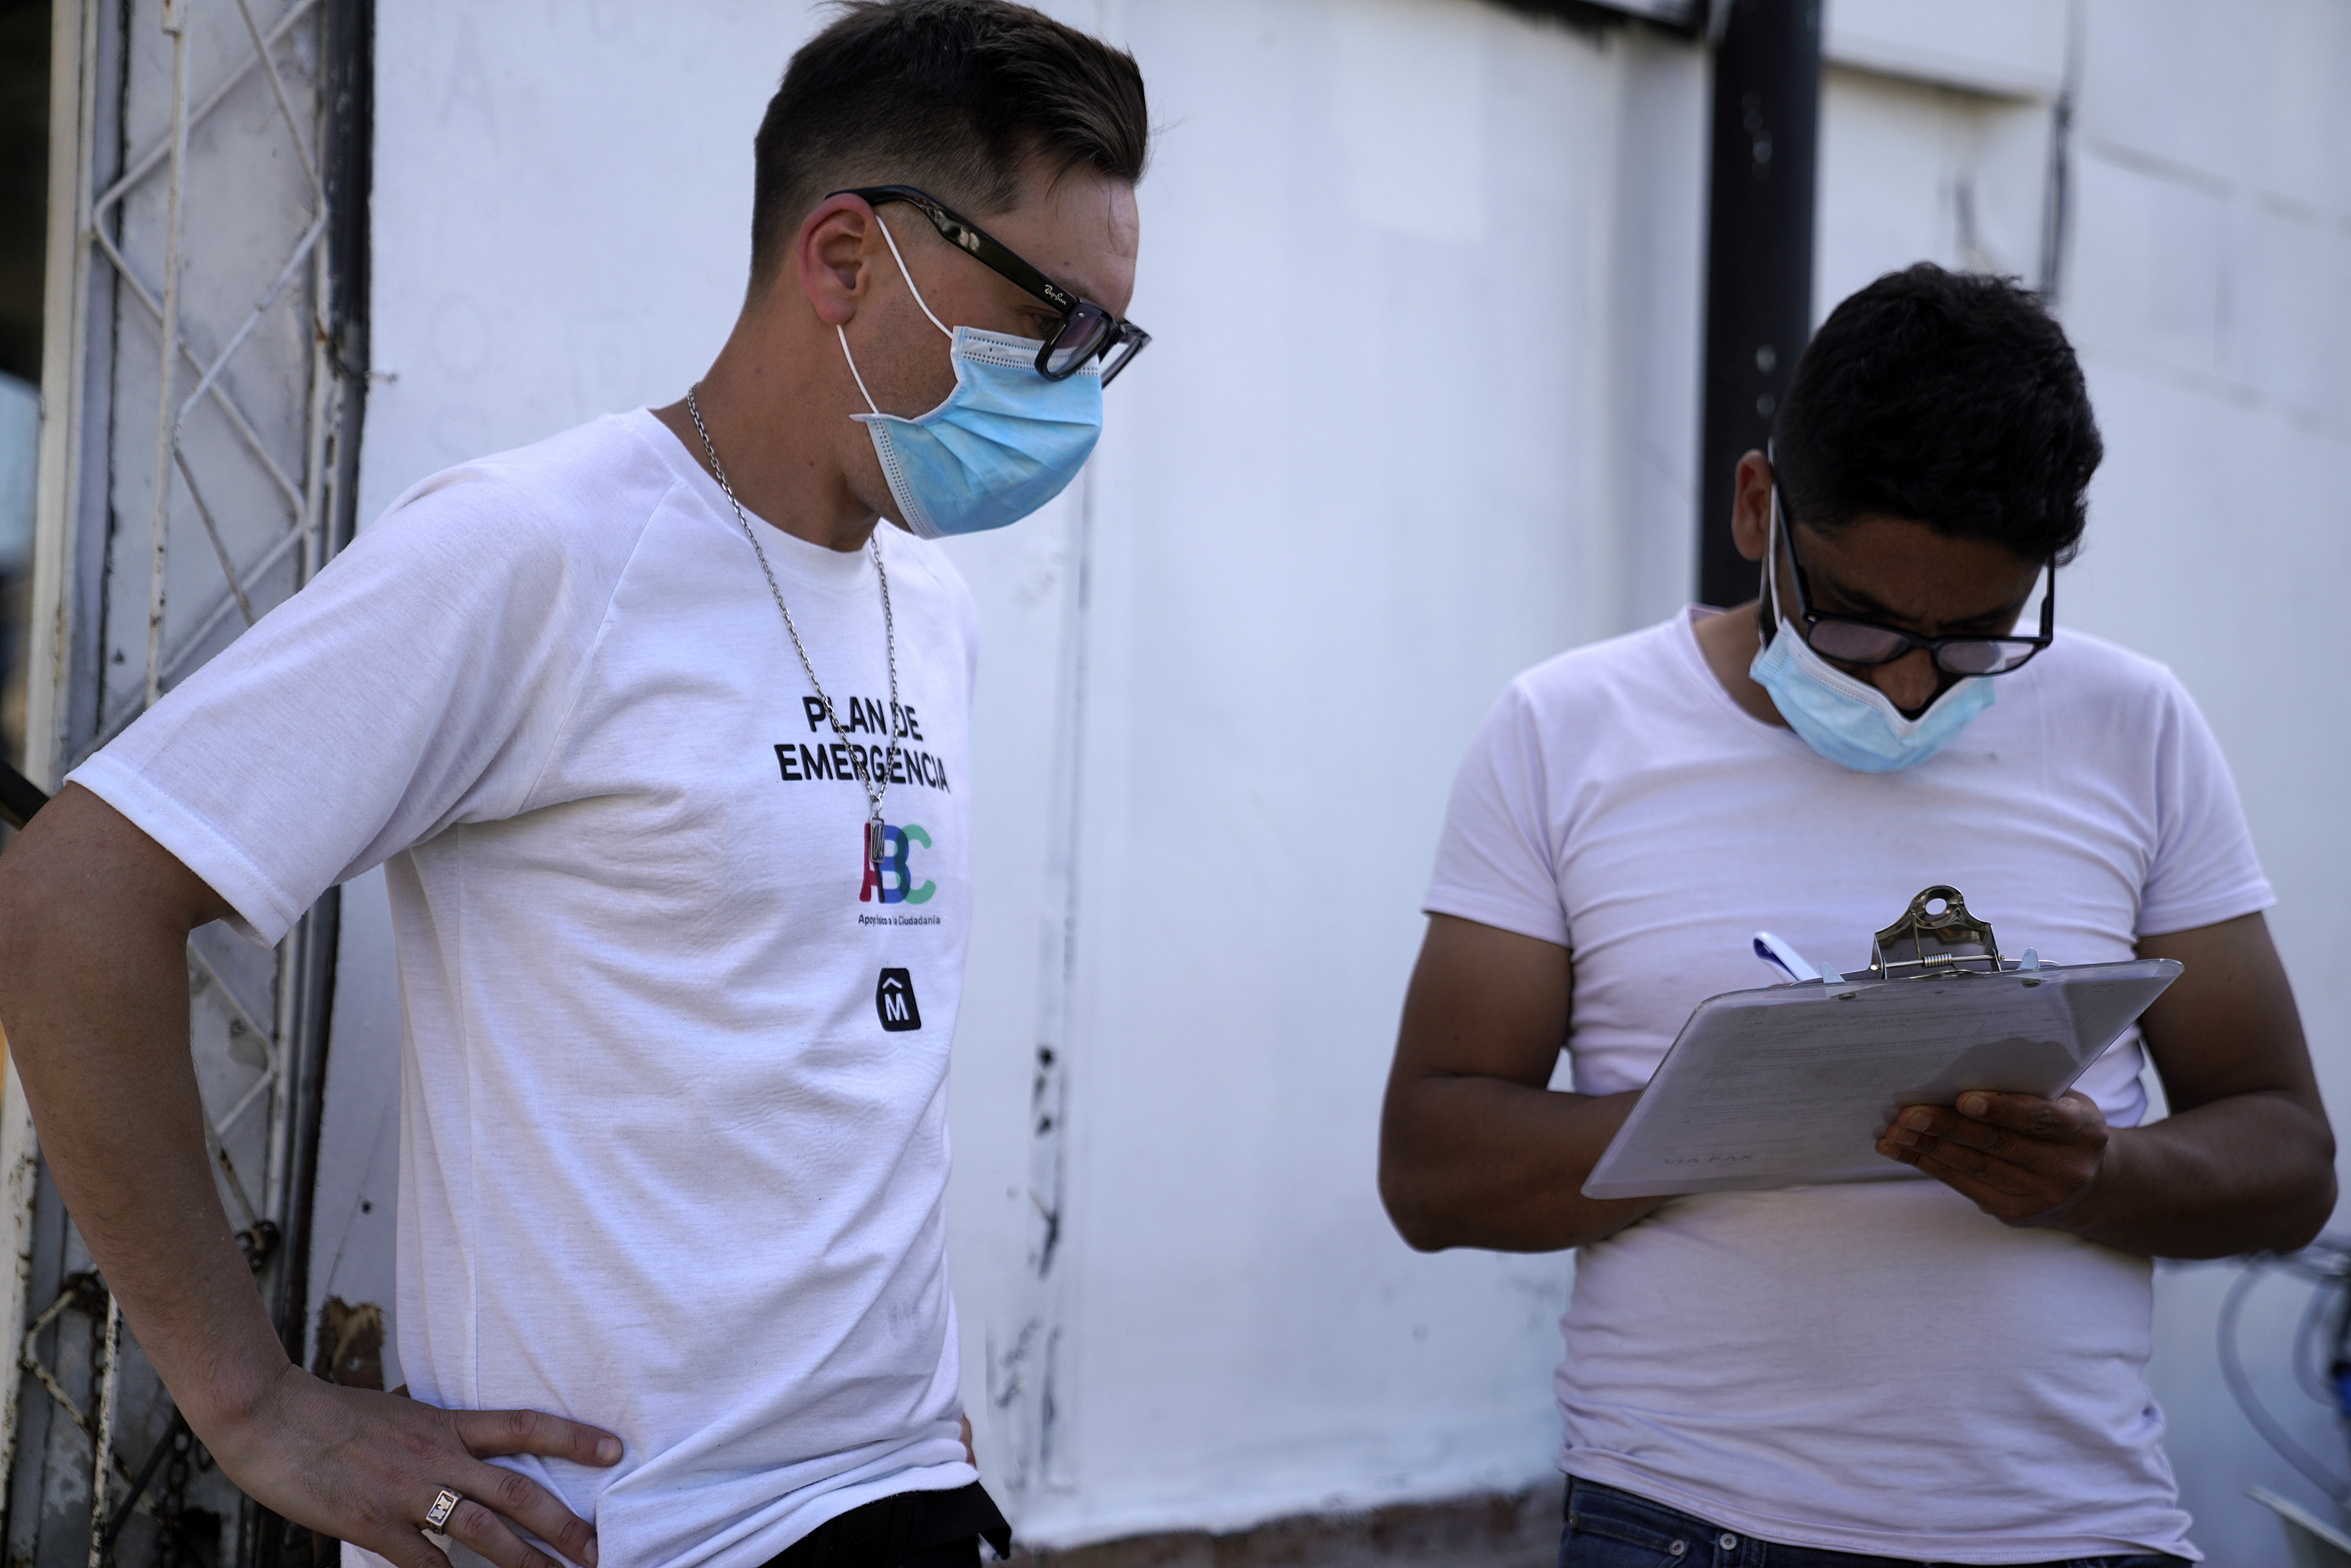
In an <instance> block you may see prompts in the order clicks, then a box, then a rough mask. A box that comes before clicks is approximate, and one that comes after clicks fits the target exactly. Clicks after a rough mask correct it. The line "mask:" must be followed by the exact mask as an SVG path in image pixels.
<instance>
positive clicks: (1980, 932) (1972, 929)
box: [1755, 883, 2041, 986]
mask: <svg viewBox="0 0 2351 1568" xmlns="http://www.w3.org/2000/svg"><path fill="white" fill-rule="evenodd" d="M1755 956H1757V957H1758V958H1761V959H1762V960H1763V961H1764V962H1765V963H1767V964H1770V965H1771V966H1773V967H1776V968H1777V969H1779V970H1780V972H1781V973H1782V974H1784V975H1786V976H1787V977H1788V978H1789V979H1790V980H1791V981H1792V982H1794V983H1795V984H1797V985H1804V984H1806V983H1818V984H1821V985H1828V986H1844V985H1853V984H1856V983H1861V982H1868V983H1876V982H1879V981H1884V980H1921V979H1927V978H1928V977H1936V976H1941V975H2013V974H2020V973H2022V974H2026V975H2031V974H2034V973H2036V972H2037V971H2038V970H2039V969H2040V967H2041V955H2040V954H2039V953H2038V952H2036V951H2034V950H2033V949H2032V948H2031V947H2027V948H2026V949H2025V950H2024V956H2023V957H2022V958H2003V957H2001V953H2000V941H1999V939H1998V938H1997V937H1995V936H1993V935H1992V930H1991V922H1990V921H1988V920H1980V919H1978V918H1977V917H1976V916H1975V915H1972V914H1970V913H1969V911H1968V901H1967V898H1966V896H1965V895H1964V894H1961V893H1960V892H1959V889H1958V888H1956V887H1949V886H1945V885H1942V884H1939V883H1938V885H1936V886H1934V887H1930V888H1927V889H1925V890H1923V891H1922V892H1920V893H1919V894H1918V896H1917V897H1916V898H1914V899H1912V900H1911V901H1910V907H1909V908H1907V909H1906V910H1904V911H1903V912H1902V918H1901V919H1899V920H1896V922H1895V923H1894V924H1893V925H1889V926H1887V927H1886V929H1885V930H1883V931H1880V932H1879V933H1878V934H1877V935H1876V936H1874V937H1872V938H1871V939H1870V957H1869V963H1868V965H1867V967H1865V968H1863V969H1861V970H1859V971H1857V972H1855V973H1851V974H1842V975H1841V974H1839V973H1837V972H1836V971H1835V970H1834V969H1827V970H1822V969H1815V968H1813V967H1812V965H1811V964H1809V963H1807V962H1805V960H1804V956H1803V955H1802V954H1801V953H1799V952H1797V951H1796V949H1795V948H1794V947H1793V946H1791V945H1790V944H1789V942H1788V941H1787V940H1786V939H1785V938H1784V937H1781V936H1774V935H1772V934H1771V932H1769V931H1758V932H1757V933H1755ZM2040 983H2041V982H2040V981H2039V980H2037V979H2032V980H2027V981H2026V982H2025V984H2026V985H2028V986H2037V985H2039V984H2040Z"/></svg>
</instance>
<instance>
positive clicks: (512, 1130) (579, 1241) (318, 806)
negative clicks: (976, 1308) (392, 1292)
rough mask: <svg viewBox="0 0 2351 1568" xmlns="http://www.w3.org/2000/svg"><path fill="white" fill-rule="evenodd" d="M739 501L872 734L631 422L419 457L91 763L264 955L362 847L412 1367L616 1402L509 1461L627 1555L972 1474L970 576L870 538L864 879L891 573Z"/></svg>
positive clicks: (736, 533) (679, 460)
mask: <svg viewBox="0 0 2351 1568" xmlns="http://www.w3.org/2000/svg"><path fill="white" fill-rule="evenodd" d="M754 526H755V527H757V528H759V529H760V540H761V543H762V545H763V546H764V547H765V549H766V550H767V555H768V560H769V561H770V562H771V563H772V564H773V566H774V569H775V573H776V580H777V582H778V584H779V585H780V587H781V589H782V591H783V593H784V595H785V598H786V601H787V602H788V603H789V605H790V606H791V612H792V614H793V616H794V617H795V618H796V619H797V621H798V622H799V632H800V636H801V637H802V639H804V640H805V642H806V643H807V647H808V653H809V657H810V659H812V660H813V661H814V662H815V665H816V672H817V677H818V679H820V681H822V682H823V684H824V689H825V691H826V692H828V693H830V694H831V695H832V697H833V699H834V702H835V704H836V706H837V708H838V710H839V712H840V715H841V718H842V720H843V722H844V723H847V724H849V725H851V727H852V729H853V732H854V733H853V735H852V744H847V745H844V744H842V743H841V742H839V741H836V740H835V738H834V736H833V734H832V731H831V727H830V726H829V725H828V724H826V723H825V722H824V720H823V718H822V717H821V716H820V714H819V713H814V712H811V711H810V709H811V707H812V706H813V698H812V697H811V696H810V685H809V680H808V677H807V675H806V674H803V672H802V670H801V667H800V662H799V657H798V656H797V655H796V654H795V653H793V651H792V645H791V643H790V641H789V639H788V637H787V636H786V633H785V630H784V625H783V620H782V617H781V616H780V615H778V612H777V610H776V605H775V601H774V600H773V599H772V598H771V597H770V595H769V593H768V584H767V581H766V580H765V579H764V578H763V577H762V576H761V574H760V571H759V566H758V561H757V560H756V559H754V558H753V555H752V552H751V547H750V544H749V542H748V541H747V539H746V538H744V535H743V531H742V528H741V526H740V525H739V524H738V523H737V521H736V518H735V517H734V515H733V513H732V512H731V511H730V510H729V509H728V507H727V505H726V498H725V497H724V496H723V495H722V494H721V493H720V491H719V490H718V488H717V486H716V485H715V484H713V483H712V481H711V480H710V479H709V477H708V476H706V475H705V473H704V471H703V470H702V468H701V467H700V465H697V464H695V462H694V461H693V460H692V459H691V458H690V457H689V456H688V455H687V454H686V452H685V451H684V448H683V447H682V446H681V445H680V444H679V443H678V441H677V440H676V438H675V437H674V436H673V435H672V434H670V432H669V430H668V429H667V428H666V427H664V425H663V424H661V423H660V422H659V421H657V420H655V419H654V418H653V415H652V414H651V413H645V412H642V411H640V412H637V413H626V414H619V415H613V416H610V417H607V418H604V419H601V420H598V421H596V422H595V423H591V424H588V425H585V426H582V427H581V428H580V429H578V430H574V431H571V432H569V433H567V434H562V435H559V436H556V437H554V438H552V439H550V440H548V441H545V442H541V443H540V444H538V445H535V446H530V447H526V448H524V449H522V450H520V451H517V452H510V453H506V454H504V455H498V456H495V457H486V458H483V459H482V460H480V461H478V462H475V463H468V464H465V465H463V466H460V467H457V468H453V469H450V470H449V471H447V472H446V473H443V474H440V475H436V476H434V477H433V478H431V479H428V480H426V481H424V482H423V484H420V485H418V486H416V487H415V488H413V489H412V490H411V491H409V492H408V493H407V494H406V495H405V496H403V497H402V498H401V499H400V500H398V501H396V502H394V503H393V504H392V509H391V511H390V512H388V513H387V514H386V515H385V517H383V519H382V520H381V521H380V522H378V523H376V524H375V525H374V526H373V527H371V528H369V529H368V530H367V531H366V532H365V533H364V534H363V535H362V536H361V537H360V539H359V540H358V542H357V543H355V544H354V545H353V546H352V547H351V548H350V549H348V550H347V551H345V552H344V553H343V554H342V555H341V556H340V558H339V559H336V560H335V562H334V563H333V564H332V565H330V566H329V567H328V568H327V569H326V570H324V571H323V572H321V573H320V574H319V578H318V579H317V580H316V581H314V582H313V583H311V585H310V586H309V587H308V588H306V589H304V590H303V591H301V592H300V593H298V594H297V595H296V596H295V597H294V598H293V599H292V600H290V601H287V603H286V604H285V605H283V606H282V607H280V608H279V609H277V611H275V612H272V613H271V614H270V615H268V616H267V617H266V618H265V619H264V620H263V621H262V622H261V623H260V624H259V625H258V626H256V627H255V628H254V629H253V630H252V631H251V632H247V633H246V635H245V636H244V637H242V638H240V639H239V640H238V641H237V642H236V643H234V644H233V645H232V646H231V647H230V648H229V649H228V650H227V651H226V652H225V653H222V654H221V655H220V656H219V657H218V658H216V659H214V661H213V662H212V663H211V664H207V665H206V666H204V669H203V670H201V671H200V672H198V673H197V674H195V675H194V676H193V677H192V678H191V679H190V680H189V681H188V682H187V683H186V684H185V685H182V686H181V687H179V688H178V689H177V690H175V691H173V692H172V694H171V695H168V696H167V697H166V698H164V700H163V701H162V703H160V704H159V705H158V706H156V707H155V708H154V710H153V711H152V712H151V713H149V714H148V715H146V716H144V717H142V718H141V719H140V721H139V722H138V723H137V724H135V725H134V726H132V727H131V728H130V729H129V730H127V731H125V732H124V734H123V735H122V737H120V739H118V740H116V741H115V742H114V743H113V744H112V745H111V746H110V747H107V748H106V749H105V750H104V751H103V752H102V753H100V754H99V756H98V757H96V758H92V759H91V760H90V761H89V762H88V763H86V764H85V765H83V767H82V768H79V769H78V771H77V772H75V773H74V774H73V776H72V777H73V779H74V781H76V782H78V783H80V784H82V785H84V786H85V787H87V788H88V789H91V790H93V791H94V792H96V793H97V794H98V795H99V796H101V797H103V798H104V799H105V800H108V801H109V802H110V803H111V804H112V805H113V806H114V807H115V808H116V809H117V810H120V811H121V812H123V813H124V814H125V815H126V816H128V817H129V818H130V819H131V821H133V822H135V823H137V824H138V825H139V826H140V827H141V828H142V829H143V830H145V831H147V832H148V833H149V834H151V835H152V836H153V837H154V838H155V839H156V841H159V842H160V843H162V845H163V847H164V848H166V849H168V850H170V851H171V852H172V853H173V854H175V855H177V856H178V857H179V858H180V859H181V860H182V861H183V862H186V864H187V865H188V866H189V867H190V868H191V869H192V870H193V871H194V872H195V873H197V874H198V875H199V876H201V877H203V878H204V881H205V882H207V883H210V884H211V885H212V886H213V887H214V889H215V890H216V891H218V892H219V893H220V894H221V895H222V896H223V897H225V899H226V900H227V901H228V902H229V903H230V904H232V905H234V906H235V910H236V912H237V917H238V918H237V921H236V924H237V925H238V926H239V927H240V928H241V929H243V930H244V931H246V934H247V935H249V936H255V937H256V938H258V939H259V940H262V941H265V942H266V941H272V940H274V939H276V938H277V936H280V935H281V934H283V933H284V932H285V931H286V929H287V926H288V925H290V924H291V923H292V922H293V921H294V919H295V918H296V916H297V915H299V914H300V912H301V911H302V910H303V909H304V908H306V907H307V906H308V904H310V903H311V902H312V901H313V900H314V899H315V898H317V897H318V896H319V894H320V893H322V892H323V891H325V890H326V889H327V888H328V887H329V886H331V885H333V884H334V883H339V882H341V881H343V880H345V879H347V878H350V877H352V876H355V875H357V874H359V873H360V872H363V871H365V870H367V869H368V868H369V867H371V866H373V865H376V864H378V863H380V862H381V863H385V864H386V865H387V870H388V876H389V881H390V884H391V890H392V915H393V925H394V927H395V930H396V933H397V936H398V941H399V948H400V971H401V989H402V998H403V1001H404V1003H405V1011H406V1021H407V1051H406V1058H405V1061H404V1071H403V1075H402V1080H403V1092H402V1124H401V1144H402V1148H401V1191H400V1255H399V1292H398V1302H399V1309H398V1331H399V1341H400V1359H401V1364H402V1366H403V1368H404V1369H405V1370H406V1371H407V1373H408V1375H409V1380H410V1385H411V1387H412V1390H413V1393H414V1394H415V1396H416V1397H418V1398H420V1399H423V1400H426V1401H429V1402H431V1403H433V1404H436V1405H444V1406H467V1407H475V1408H481V1407H496V1406H529V1407H533V1408H537V1409H541V1410H549V1411H554V1412H556V1413H558V1414H560V1415H564V1416H573V1417H576V1418H577V1419H579V1420H581V1421H586V1422H590V1423H593V1424H595V1425H597V1426H600V1427H607V1428H609V1429H611V1430H612V1431H614V1432H616V1433H618V1434H619V1435H620V1436H621V1437H622V1440H623V1441H624V1442H625V1443H626V1444H627V1447H628V1453H627V1457H626V1458H623V1459H622V1461H621V1463H620V1465H619V1466H618V1467H616V1468H614V1469H590V1468H587V1467H582V1466H578V1465H573V1464H569V1463H567V1462H557V1461H547V1460H541V1459H536V1458H520V1459H516V1460H513V1461H510V1462H511V1463H512V1464H513V1465H514V1466H515V1468H517V1469H521V1470H524V1471H526V1472H528V1474H530V1475H532V1476H533V1477H535V1478H537V1479H538V1480H539V1481H541V1482H542V1483H544V1484H545V1485H546V1486H548V1487H549V1489H550V1490H553V1491H554V1492H555V1493H556V1495H558V1496H559V1497H560V1498H561V1499H562V1500H564V1501H565V1502H566V1503H568V1504H569V1506H570V1507H571V1508H572V1510H573V1511H576V1512H578V1513H580V1514H581V1515H582V1516H583V1517H586V1518H589V1519H590V1520H592V1521H594V1522H595V1524H596V1526H597V1529H598V1531H599V1542H600V1547H601V1557H602V1561H604V1562H605V1563H614V1564H622V1565H625V1568H686V1565H689V1564H695V1565H699V1564H708V1565H711V1568H737V1565H742V1564H756V1563H761V1562H764V1561H765V1560H766V1559H767V1558H768V1557H770V1556H772V1555H774V1554H775V1553H776V1552H779V1551H781V1550H782V1549H783V1548H784V1547H785V1546H787V1545H789V1544H790V1543H791V1542H793V1541H795V1540H797V1539H798V1538H799V1537H800V1536H801V1535H803V1534H805V1533H806V1532H808V1531H810V1530H812V1529H814V1528H815V1527H816V1526H817V1525H819V1524H820V1523H822V1522H823V1521H825V1520H827V1519H829V1518H831V1517H832V1516H833V1515H835V1514H838V1513H840V1512H842V1511H846V1510H847V1509H850V1508H853V1507H855V1506H857V1505H858V1504H860V1503H862V1502H865V1501H868V1500H872V1499H873V1498H876V1497H880V1496H884V1495H887V1494H889V1493H892V1492H898V1491H909V1490H924V1489H943V1488H952V1487H959V1486H963V1485H965V1484H967V1483H968V1482H970V1481H972V1480H974V1479H977V1477H976V1476H975V1474H974V1472H973V1470H972V1469H971V1468H970V1467H969V1466H968V1465H967V1463H966V1462H965V1460H964V1457H963V1448H962V1445H961V1444H960V1442H959V1441H958V1440H957V1437H956V1420H957V1417H958V1416H959V1415H960V1414H961V1404H960V1400H959V1398H958V1396H957V1392H956V1378H957V1369H956V1331H955V1308H954V1303H953V1301H951V1299H950V1297H949V1294H948V1288H947V1272H946V1249H945V1235H944V1223H945V1214H944V1199H945V1193H946V1175H947V1133H946V1068H947V1041H948V1038H949V1036H950V1035H951V1034H952V1033H953V1032H954V1030H955V1021H956V1000H957V997H958V993H959V990H960V988H961V983H962V975H963V962H964V949H965V945H966V941H967V936H968V932H969V927H970V919H971V882H970V874H969V865H970V852H969V842H970V810H969V800H968V796H967V793H966V789H967V784H968V781H969V774H970V769H969V765H968V760H967V759H968V757H969V748H968V746H967V723H968V717H969V705H970V693H971V681H972V666H973V655H974V643H975V636H976V625H975V612H974V609H973V605H972V601H971V596H970V593H969V591H967V589H966V588H965V586H964V584H963V582H962V580H961V579H960V578H959V577H958V576H957V575H956V573H955V571H954V570H953V569H952V568H950V567H949V566H948V565H947V563H946V560H945V559H944V558H942V557H941V556H940V554H939V553H938V552H937V550H936V549H935V548H933V547H931V546H929V545H925V544H923V543H921V542H919V541H917V540H914V539H913V538H908V537H907V536H906V535H904V533H902V532H900V531H899V530H897V529H895V528H888V527H884V528H882V529H881V530H880V533H879V537H880V538H881V541H882V550H883V560H884V562H885V564H886V567H887V569H888V573H889V586H890V593H891V599H892V602H893V609H894V612H895V621H896V626H897V650H898V687H899V697H900V709H901V712H900V714H899V716H897V718H896V720H895V721H894V727H895V728H896V729H897V730H898V732H899V733H898V739H899V743H900V746H901V748H902V749H901V750H900V752H899V759H898V760H897V761H896V762H894V763H893V764H891V767H892V768H893V771H892V774H891V783H890V789H889V794H888V797H887V800H886V803H885V808H884V815H885V817H886V819H887V820H888V821H889V822H890V823H891V825H892V828H893V833H892V835H891V836H890V838H889V841H888V843H889V849H888V853H887V857H886V862H885V865H884V868H883V872H882V873H881V874H880V875H879V876H878V877H872V876H868V875H867V874H866V873H865V870H864V861H863V856H862V847H863V832H864V822H865V819H866V815H867V808H866V798H865V794H864V790H863V789H862V786H861V785H860V784H859V783H858V782H857V780H856V779H855V777H854V771H855V769H856V768H858V767H859V766H860V765H864V766H873V765H876V764H877V763H878V762H879V761H880V759H881V758H883V756H885V755H886V754H885V753H884V752H883V743H884V742H885V740H886V739H887V738H888V737H886V736H885V735H884V734H883V729H884V727H885V726H890V725H893V720H892V718H891V716H890V714H889V697H890V675H889V666H888V664H887V655H886V651H885V649H884V646H883V615H882V599H881V590H880V585H879V584H878V582H877V581H876V578H875V572H874V570H873V566H872V560H871V559H870V557H868V556H867V555H866V554H865V553H863V552H857V553H840V552H836V551H832V550H829V549H822V548H820V547H818V546H815V545H811V544H808V543H806V542H804V541H802V540H799V539H797V538H792V537H791V536H789V535H788V534H785V533H782V532H780V531H778V530H777V529H775V528H769V527H768V526H767V525H766V524H764V523H758V522H756V521H755V525H754ZM427 1500H429V1499H426V1500H421V1501H420V1504H419V1508H420V1511H421V1509H422V1506H423V1501H427Z"/></svg>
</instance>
